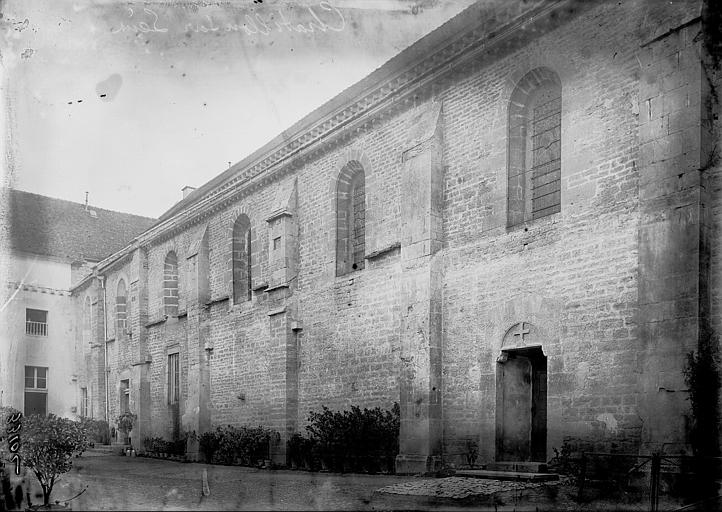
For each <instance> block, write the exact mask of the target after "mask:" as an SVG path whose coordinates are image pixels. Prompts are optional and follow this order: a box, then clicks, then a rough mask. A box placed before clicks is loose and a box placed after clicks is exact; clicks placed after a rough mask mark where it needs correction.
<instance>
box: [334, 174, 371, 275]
mask: <svg viewBox="0 0 722 512" xmlns="http://www.w3.org/2000/svg"><path fill="white" fill-rule="evenodd" d="M365 252H366V190H365V174H364V169H363V167H362V166H361V164H360V163H359V162H358V161H356V160H352V161H351V162H349V163H347V164H346V165H345V166H344V167H343V169H341V173H340V174H339V177H338V185H337V189H336V275H337V276H342V275H344V274H347V273H349V272H352V271H354V270H361V269H363V268H364V256H365Z"/></svg>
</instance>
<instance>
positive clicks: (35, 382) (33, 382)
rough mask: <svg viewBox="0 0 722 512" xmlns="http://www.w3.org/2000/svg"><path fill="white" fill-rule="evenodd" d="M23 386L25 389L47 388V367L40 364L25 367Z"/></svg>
mask: <svg viewBox="0 0 722 512" xmlns="http://www.w3.org/2000/svg"><path fill="white" fill-rule="evenodd" d="M25 388H26V389H47V388H48V369H47V368H44V367H42V366H26V367H25Z"/></svg>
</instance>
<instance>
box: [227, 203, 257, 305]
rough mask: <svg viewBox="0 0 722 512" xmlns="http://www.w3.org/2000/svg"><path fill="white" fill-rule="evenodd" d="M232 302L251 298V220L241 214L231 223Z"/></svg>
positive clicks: (236, 302)
mask: <svg viewBox="0 0 722 512" xmlns="http://www.w3.org/2000/svg"><path fill="white" fill-rule="evenodd" d="M232 252H233V255H232V259H233V262H232V263H233V302H234V304H238V303H239V302H246V301H249V300H251V291H252V281H251V221H250V220H249V218H248V216H247V215H245V214H241V215H239V216H238V218H237V219H236V222H235V223H234V224H233V247H232Z"/></svg>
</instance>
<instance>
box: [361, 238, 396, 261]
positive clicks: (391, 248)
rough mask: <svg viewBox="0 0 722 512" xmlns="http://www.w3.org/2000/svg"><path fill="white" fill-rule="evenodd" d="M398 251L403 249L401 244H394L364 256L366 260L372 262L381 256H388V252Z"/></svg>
mask: <svg viewBox="0 0 722 512" xmlns="http://www.w3.org/2000/svg"><path fill="white" fill-rule="evenodd" d="M396 249H401V242H394V243H393V244H391V245H389V246H386V247H383V248H381V249H378V250H376V251H373V252H370V253H368V254H367V255H365V256H364V259H367V260H372V259H374V258H378V257H379V256H382V255H384V254H386V253H387V252H391V251H394V250H396Z"/></svg>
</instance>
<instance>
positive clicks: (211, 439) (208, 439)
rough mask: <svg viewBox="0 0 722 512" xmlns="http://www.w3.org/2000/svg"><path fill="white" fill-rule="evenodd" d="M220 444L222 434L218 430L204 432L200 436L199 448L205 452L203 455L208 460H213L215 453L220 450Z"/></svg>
mask: <svg viewBox="0 0 722 512" xmlns="http://www.w3.org/2000/svg"><path fill="white" fill-rule="evenodd" d="M219 444H220V434H219V432H218V430H211V431H209V432H204V433H202V434H201V435H200V437H199V438H198V448H199V449H200V451H201V452H203V456H204V457H205V459H206V462H208V463H210V462H211V461H212V460H213V455H214V454H215V453H216V450H218V446H219Z"/></svg>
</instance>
